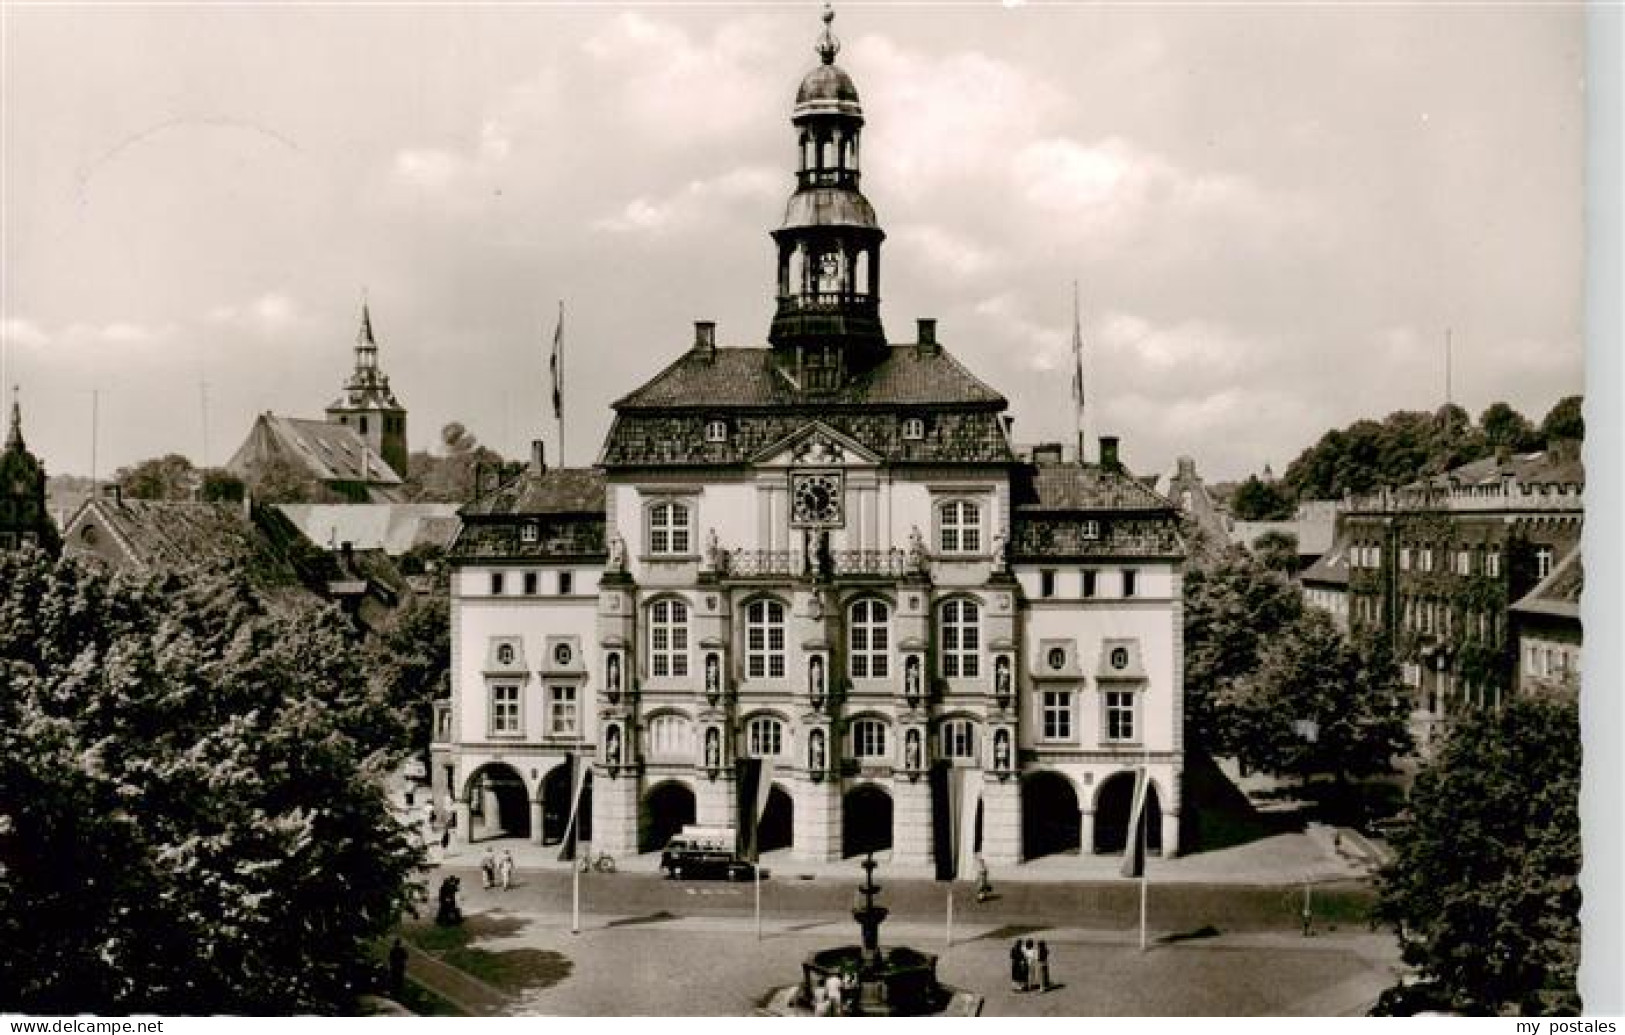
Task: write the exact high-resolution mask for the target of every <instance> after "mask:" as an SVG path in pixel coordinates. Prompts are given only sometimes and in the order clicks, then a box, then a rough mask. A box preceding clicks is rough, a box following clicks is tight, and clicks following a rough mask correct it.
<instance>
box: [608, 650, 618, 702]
mask: <svg viewBox="0 0 1625 1035" xmlns="http://www.w3.org/2000/svg"><path fill="white" fill-rule="evenodd" d="M604 686H606V687H607V688H608V689H609V692H610V693H612V694H618V693H620V692H621V656H620V655H619V654H611V655H610V656H609V658H608V660H606V661H605V662H604Z"/></svg>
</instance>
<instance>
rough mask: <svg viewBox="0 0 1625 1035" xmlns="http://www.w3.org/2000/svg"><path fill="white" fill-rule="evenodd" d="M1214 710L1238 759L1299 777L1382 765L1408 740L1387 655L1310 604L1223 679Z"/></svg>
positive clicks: (1340, 776)
mask: <svg viewBox="0 0 1625 1035" xmlns="http://www.w3.org/2000/svg"><path fill="white" fill-rule="evenodd" d="M1215 712H1216V713H1217V716H1216V717H1217V720H1218V722H1219V723H1220V724H1221V726H1222V727H1223V728H1224V730H1225V735H1224V738H1223V739H1224V741H1225V743H1226V744H1227V745H1228V746H1229V747H1230V749H1231V750H1232V751H1234V753H1235V754H1236V756H1237V757H1238V758H1239V759H1240V760H1241V761H1242V763H1243V764H1245V765H1247V766H1248V767H1250V768H1254V769H1262V770H1266V771H1268V772H1274V773H1291V774H1294V775H1297V776H1300V777H1303V778H1305V779H1307V778H1309V777H1312V776H1314V775H1316V774H1320V773H1329V774H1331V776H1332V778H1333V779H1334V780H1335V781H1336V782H1337V783H1338V784H1343V783H1345V782H1347V781H1348V780H1349V779H1350V778H1356V779H1358V778H1361V777H1366V776H1375V775H1378V774H1381V773H1387V772H1391V771H1392V762H1393V760H1394V759H1395V758H1398V757H1401V756H1404V755H1408V754H1409V753H1410V751H1411V746H1412V745H1411V736H1410V732H1409V719H1410V705H1409V702H1408V700H1407V698H1406V696H1405V694H1404V693H1403V692H1402V691H1401V689H1400V686H1399V680H1398V678H1397V673H1396V672H1395V671H1394V669H1393V665H1392V664H1391V662H1389V661H1388V659H1387V658H1386V656H1385V655H1384V654H1382V653H1380V652H1379V651H1378V650H1376V649H1375V648H1371V649H1362V647H1360V646H1357V645H1355V644H1352V643H1350V642H1349V640H1348V639H1347V638H1346V637H1345V636H1344V635H1343V633H1342V632H1341V631H1339V630H1338V628H1337V626H1336V625H1334V624H1333V623H1332V620H1331V617H1330V616H1329V615H1327V614H1326V613H1325V612H1324V611H1321V610H1319V609H1318V608H1309V609H1306V610H1304V611H1303V612H1302V613H1300V614H1299V615H1298V616H1297V618H1296V619H1295V620H1294V621H1293V622H1291V623H1290V624H1289V625H1286V626H1284V627H1283V628H1281V629H1280V631H1279V632H1278V633H1277V634H1276V635H1273V636H1271V637H1269V638H1268V639H1266V640H1264V641H1263V643H1262V644H1261V645H1260V647H1259V650H1258V663H1257V666H1256V667H1255V668H1254V669H1253V670H1252V671H1251V672H1248V673H1247V674H1245V675H1243V676H1242V677H1241V678H1239V679H1236V680H1233V681H1231V682H1230V683H1228V684H1227V685H1226V686H1225V687H1224V689H1223V690H1222V691H1221V693H1220V696H1219V699H1218V701H1217V706H1216V708H1215Z"/></svg>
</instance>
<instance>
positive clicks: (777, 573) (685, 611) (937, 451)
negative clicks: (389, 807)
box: [433, 11, 1185, 865]
mask: <svg viewBox="0 0 1625 1035" xmlns="http://www.w3.org/2000/svg"><path fill="white" fill-rule="evenodd" d="M832 17H833V16H832V15H831V14H830V13H829V12H827V11H826V13H825V22H826V28H825V31H824V33H823V35H822V37H821V38H820V40H819V41H818V45H817V52H818V55H819V59H820V60H819V63H818V65H817V66H815V67H814V68H813V70H812V71H811V72H809V73H808V74H807V76H806V77H805V79H804V80H803V81H802V83H801V87H800V90H799V91H798V93H797V96H796V100H795V107H794V110H793V113H792V117H791V123H792V126H793V128H794V138H793V139H794V141H795V146H796V155H797V163H796V171H795V186H794V190H793V193H792V194H791V196H790V199H789V202H788V205H787V207H786V211H785V216H784V219H783V222H782V223H781V224H780V226H779V227H778V229H776V230H774V231H773V233H772V236H773V239H774V242H775V255H776V265H775V270H776V288H777V305H776V311H775V314H774V316H773V319H772V323H771V326H770V327H769V328H768V333H767V341H766V344H765V345H762V346H755V347H744V348H739V347H724V346H723V345H721V344H719V341H718V335H717V329H716V327H715V326H714V325H713V324H711V323H708V322H701V323H698V324H696V325H695V328H694V334H693V338H692V343H691V344H690V346H689V347H688V348H687V350H686V351H684V352H683V353H682V354H681V355H679V356H678V357H677V358H676V359H675V360H673V361H672V362H670V363H669V365H667V366H666V367H665V369H663V370H661V371H660V372H659V373H658V374H656V375H655V376H654V377H653V378H652V379H650V380H649V381H648V382H647V383H645V384H643V385H642V386H641V387H638V388H637V389H635V390H634V391H632V392H630V393H629V394H627V395H626V396H624V397H623V398H621V399H620V400H619V401H618V402H616V403H615V404H614V410H615V417H614V422H613V424H612V426H611V428H610V430H609V433H608V436H607V439H606V441H605V442H604V445H603V448H602V451H601V453H600V454H599V457H598V461H597V464H596V465H595V468H594V469H592V470H569V469H564V470H560V469H550V468H549V467H548V466H547V464H546V463H545V458H544V457H542V456H541V455H540V450H539V449H538V451H537V455H536V456H535V457H534V458H533V460H532V463H531V465H530V467H529V468H528V469H527V470H526V471H525V472H524V473H523V474H522V475H520V476H519V477H517V478H516V479H514V480H512V481H510V482H509V483H508V484H506V485H503V486H501V487H500V488H498V489H497V490H496V491H494V492H490V493H487V494H485V495H483V496H482V498H481V499H480V500H478V501H476V502H475V503H473V504H471V505H470V506H468V507H467V508H465V509H464V511H463V513H462V517H463V521H464V526H463V530H462V532H461V533H460V534H459V537H458V539H457V540H456V541H455V542H454V543H453V546H452V549H451V563H452V565H453V567H454V571H453V575H452V600H451V624H452V652H453V654H452V689H451V697H450V699H449V700H448V701H446V702H444V703H443V704H441V705H440V706H439V708H438V710H437V715H436V731H435V732H436V743H435V748H434V758H433V768H434V770H435V771H434V779H435V787H436V790H437V793H438V794H440V795H442V796H444V797H449V798H450V799H451V800H452V802H453V805H454V808H455V811H456V815H457V831H458V836H459V837H461V838H464V839H471V840H475V841H478V840H481V839H484V838H488V837H500V836H507V837H513V836H520V837H528V838H530V839H531V840H534V841H537V842H542V843H548V842H552V841H554V840H556V839H558V838H560V837H562V836H564V834H565V825H566V823H567V822H568V816H569V813H570V801H571V791H570V787H571V782H572V775H571V774H572V771H573V770H574V769H575V768H585V767H590V789H589V791H588V794H587V799H588V801H589V802H590V804H587V805H586V806H585V808H584V814H583V815H582V816H581V833H582V834H583V835H584V836H586V837H589V838H590V840H591V841H592V845H593V849H594V851H602V852H608V853H609V854H611V855H614V856H622V855H626V854H632V853H639V852H648V851H653V850H657V849H658V848H660V847H661V846H662V844H663V843H664V842H665V841H666V839H668V838H669V837H670V836H671V835H672V834H673V833H675V832H676V831H677V830H678V829H680V828H681V827H682V826H683V825H685V824H691V823H697V824H704V825H713V826H740V825H749V824H750V823H751V821H752V819H753V818H754V817H753V815H752V813H753V810H752V809H751V808H750V807H749V806H748V805H747V804H746V800H747V799H751V800H764V799H765V801H766V810H765V813H764V815H763V817H762V821H761V824H760V828H759V829H758V831H757V838H758V841H759V844H760V847H761V848H762V849H763V850H767V851H773V850H776V849H778V850H787V851H788V854H789V856H790V857H791V858H795V859H805V860H832V859H839V858H844V857H847V856H851V855H854V854H859V853H863V852H868V851H890V853H891V858H892V860H893V862H894V863H898V864H912V865H925V864H929V863H931V862H933V861H937V862H939V863H940V862H941V861H942V859H943V853H944V852H946V851H949V850H950V849H949V848H948V846H949V845H950V844H957V845H960V846H961V847H958V848H955V849H953V850H954V851H955V852H957V853H961V854H963V853H964V852H965V850H966V849H965V848H964V847H963V846H964V845H965V844H966V843H967V842H969V845H970V849H971V850H975V851H979V852H980V853H981V854H982V856H983V857H984V858H985V859H986V860H987V862H988V863H989V864H990V865H1000V864H1004V865H1008V864H1012V863H1016V862H1020V861H1023V860H1027V859H1032V858H1036V857H1038V856H1042V855H1050V854H1055V853H1062V852H1077V851H1081V852H1083V853H1094V852H1103V853H1109V852H1116V851H1121V850H1122V849H1123V846H1124V841H1125V837H1126V836H1127V830H1128V826H1129V812H1130V807H1131V799H1132V797H1133V789H1134V783H1135V773H1136V771H1137V769H1138V768H1139V767H1141V766H1145V767H1146V769H1147V771H1148V773H1149V776H1150V786H1151V790H1150V792H1149V794H1148V812H1149V814H1150V815H1151V817H1152V822H1151V823H1150V825H1149V827H1148V834H1147V837H1148V840H1149V842H1150V846H1151V848H1152V849H1153V850H1160V851H1162V852H1164V853H1168V854H1171V853H1173V852H1175V851H1177V849H1178V845H1179V813H1180V797H1179V786H1180V776H1181V770H1182V764H1183V763H1182V759H1183V741H1182V720H1181V716H1182V712H1183V703H1182V694H1183V662H1182V643H1181V627H1182V616H1181V604H1180V600H1181V572H1182V564H1183V560H1184V549H1185V548H1184V544H1183V542H1182V540H1181V538H1180V535H1179V531H1178V524H1179V523H1178V514H1177V511H1176V509H1175V508H1174V506H1173V505H1172V504H1171V503H1170V502H1169V501H1168V500H1166V499H1164V498H1163V497H1161V496H1159V495H1157V494H1156V493H1154V492H1153V491H1151V490H1150V489H1149V488H1147V487H1146V486H1145V484H1144V483H1143V482H1142V481H1141V480H1139V479H1137V478H1135V477H1133V476H1132V475H1130V474H1129V473H1128V472H1126V471H1125V470H1124V469H1123V467H1122V465H1121V463H1120V462H1119V459H1118V451H1117V440H1116V439H1113V438H1104V439H1102V440H1101V441H1100V443H1099V460H1098V462H1089V463H1085V462H1081V461H1080V459H1079V458H1078V456H1077V455H1076V454H1077V452H1079V451H1077V450H1074V449H1070V448H1063V447H1062V446H1060V445H1047V446H1046V445H1041V446H1036V447H1030V448H1026V449H1023V448H1020V447H1017V446H1016V445H1014V444H1013V443H1012V441H1011V438H1010V427H1011V425H1010V419H1009V417H1008V416H1007V415H1006V411H1007V409H1008V403H1007V401H1006V400H1005V398H1004V397H1003V396H1002V395H1000V394H999V393H998V392H997V391H996V390H995V389H993V388H992V387H990V386H989V385H988V384H986V383H985V382H983V381H982V380H981V379H980V378H978V377H977V376H976V375H975V374H974V373H972V372H971V371H970V370H969V369H967V367H966V366H965V365H964V364H963V363H962V362H961V360H960V359H959V358H958V357H957V356H956V355H955V354H954V351H953V349H952V348H951V347H950V344H949V342H950V340H951V338H950V336H949V335H947V334H939V330H938V328H937V326H936V323H935V321H933V320H929V319H922V320H920V321H919V322H918V324H917V327H916V329H915V334H914V340H913V341H912V342H894V341H892V340H890V339H889V338H888V337H887V335H886V333H885V330H884V328H883V326H882V321H881V313H880V275H881V253H882V244H883V243H884V241H885V236H886V235H885V232H884V230H883V229H882V227H881V224H880V221H879V219H878V218H877V216H876V214H875V211H874V209H873V207H872V206H871V205H870V203H869V201H868V200H867V199H866V198H865V197H864V195H863V193H862V192H861V190H860V188H859V179H860V175H859V146H858V143H859V138H860V135H861V131H862V128H863V124H864V116H863V110H862V107H861V105H860V103H859V98H858V92H857V89H856V87H855V86H854V84H853V81H852V79H851V78H850V77H849V76H848V75H847V73H846V72H844V71H843V70H842V69H841V68H840V67H839V66H837V65H836V64H835V58H836V55H837V52H838V49H839V44H838V43H837V41H836V40H835V38H834V37H833V35H832V34H831V33H830V31H829V28H828V22H829V20H830V19H831V18H832ZM1091 452H1093V451H1092V450H1091ZM758 781H766V787H765V792H764V795H763V798H756V796H755V795H754V794H753V790H754V785H755V784H756V783H757V782H758ZM961 833H962V835H963V836H960V837H957V838H956V837H955V836H954V835H956V834H961Z"/></svg>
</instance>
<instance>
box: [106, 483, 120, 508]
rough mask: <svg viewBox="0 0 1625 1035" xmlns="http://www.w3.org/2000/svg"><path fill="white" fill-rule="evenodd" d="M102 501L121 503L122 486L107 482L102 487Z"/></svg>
mask: <svg viewBox="0 0 1625 1035" xmlns="http://www.w3.org/2000/svg"><path fill="white" fill-rule="evenodd" d="M102 499H104V500H112V501H113V502H114V503H123V502H124V486H122V485H120V484H119V483H118V482H108V483H107V484H106V485H103V486H102Z"/></svg>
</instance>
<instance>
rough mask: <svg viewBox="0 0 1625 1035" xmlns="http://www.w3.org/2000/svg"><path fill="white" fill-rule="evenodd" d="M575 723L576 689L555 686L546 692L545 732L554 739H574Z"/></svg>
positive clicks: (577, 726)
mask: <svg viewBox="0 0 1625 1035" xmlns="http://www.w3.org/2000/svg"><path fill="white" fill-rule="evenodd" d="M578 729H579V725H578V724H577V722H576V688H575V687H573V686H555V687H553V688H552V689H551V690H549V691H548V701H547V731H548V732H549V733H550V734H552V735H553V736H555V737H574V736H576V735H577V731H578Z"/></svg>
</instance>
